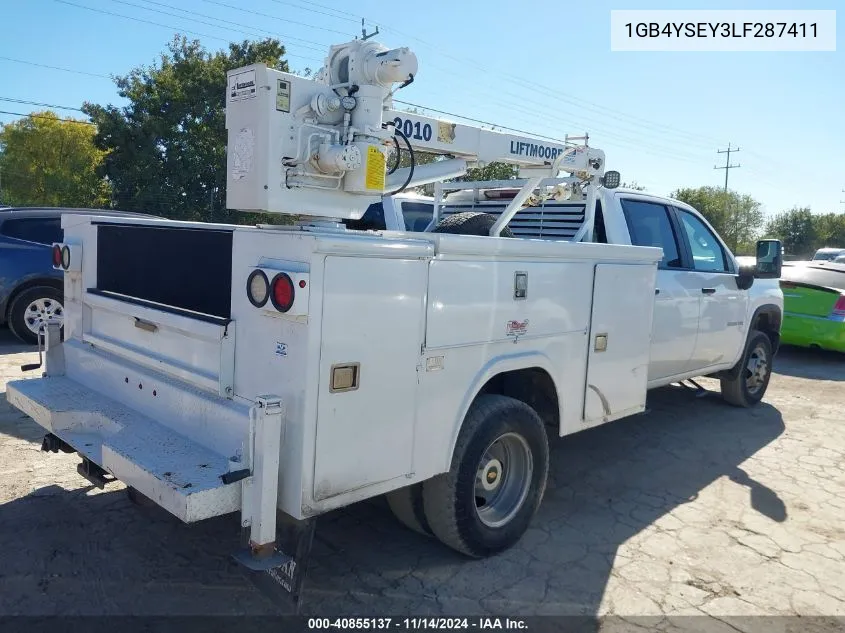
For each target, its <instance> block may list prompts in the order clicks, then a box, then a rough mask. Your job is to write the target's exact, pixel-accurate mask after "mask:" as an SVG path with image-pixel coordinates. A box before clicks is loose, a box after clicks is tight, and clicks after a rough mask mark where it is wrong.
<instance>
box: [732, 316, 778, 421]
mask: <svg viewBox="0 0 845 633" xmlns="http://www.w3.org/2000/svg"><path fill="white" fill-rule="evenodd" d="M771 377H772V342H771V341H770V340H769V337H768V336H766V335H765V334H764V333H763V332H760V331H759V330H753V331H752V332H751V335H750V336H749V337H748V342H747V344H746V346H745V351H744V352H743V353H742V358H740V359H739V363H737V365H736V367H734V368H733V369H732V370H730V371H729V372H728V374H727V375H726V376H724V377H722V379H721V381H720V382H721V388H722V398H724V400H725V402H727V403H729V404H732V405H733V406H735V407H753V406H754V405H756V404H757V403H759V402H760V401H761V400H762V399H763V396H764V395H765V394H766V389H768V387H769V379H770V378H771Z"/></svg>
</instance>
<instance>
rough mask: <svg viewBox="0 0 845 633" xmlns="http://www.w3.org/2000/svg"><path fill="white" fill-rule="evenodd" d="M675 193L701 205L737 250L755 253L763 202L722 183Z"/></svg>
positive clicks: (674, 193)
mask: <svg viewBox="0 0 845 633" xmlns="http://www.w3.org/2000/svg"><path fill="white" fill-rule="evenodd" d="M672 197H673V198H675V199H677V200H680V201H681V202H686V203H687V204H688V205H690V206H692V207H694V208H695V209H697V210H698V211H699V212H700V213H701V214H702V215H703V216H704V217H705V218H707V221H708V222H710V224H711V225H713V228H715V229H716V231H718V233H719V235H721V236H722V239H724V240H725V241H726V242H727V243H728V244H729V245H730V246H731V247H732V248H733V250H734V252H736V253H748V252H752V253H753V247H754V243H755V241H756V240H757V237H758V235H759V234H760V230H761V229H762V228H763V223H764V217H763V211H762V209H761V208H760V203H759V202H757V201H756V200H754V198H752V197H751V196H749V195H745V194H739V193H737V192H735V191H728V192H727V193H725V192H724V190H722V189H719V188H718V187H699V188H697V189H689V188H687V189H678V190H677V191H675V192H673V193H672Z"/></svg>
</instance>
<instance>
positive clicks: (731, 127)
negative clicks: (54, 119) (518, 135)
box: [0, 0, 845, 216]
mask: <svg viewBox="0 0 845 633" xmlns="http://www.w3.org/2000/svg"><path fill="white" fill-rule="evenodd" d="M837 4H840V2H839V1H838V0H817V1H816V2H814V3H813V4H812V6H809V7H808V6H806V5H804V4H803V3H798V2H796V1H795V0H793V2H786V1H783V0H768V1H766V2H762V1H742V0H734V1H732V2H726V1H725V0H723V1H722V2H708V0H699V2H698V3H697V4H692V3H691V2H689V0H687V1H684V2H680V1H674V2H673V1H668V0H663V1H660V0H652V1H651V2H648V3H645V2H643V0H637V1H631V0H616V1H615V2H612V3H611V2H606V1H605V0H591V1H590V2H571V1H570V0H520V1H519V2H518V3H514V2H503V1H501V0H500V1H499V2H498V3H497V2H496V1H495V0H493V1H489V0H488V1H484V2H482V1H480V0H463V1H455V0H451V1H447V0H425V1H424V2H423V1H415V2H410V1H407V0H392V1H391V2H385V0H358V1H357V2H354V3H353V2H349V1H346V2H340V1H338V0H285V1H282V0H0V22H2V23H3V24H5V25H7V27H6V28H4V30H3V31H4V32H3V37H2V38H0V110H3V111H9V112H18V113H28V112H31V111H33V110H37V109H39V108H37V107H35V106H31V105H27V104H21V103H16V102H15V101H10V100H23V101H35V102H41V103H48V104H55V105H61V106H70V107H79V106H80V105H81V104H82V103H83V102H84V101H90V102H95V103H100V104H107V103H112V104H116V105H121V104H122V103H123V101H122V100H121V99H120V98H119V97H118V95H117V92H116V89H115V86H114V83H113V81H112V80H111V79H110V78H109V76H110V75H122V74H125V73H127V72H128V71H129V70H131V69H132V68H133V67H136V66H138V65H141V64H150V63H153V62H155V60H156V58H157V57H158V55H159V54H160V53H161V52H162V51H163V50H164V49H165V47H166V45H167V43H168V41H169V40H170V39H171V37H172V36H173V35H174V33H177V32H178V33H183V34H185V35H187V36H188V37H190V38H195V39H199V40H200V41H201V42H202V43H203V45H204V46H205V47H206V48H208V49H210V50H217V49H221V48H225V47H226V44H227V42H229V41H232V40H243V39H259V38H262V37H266V36H274V37H277V38H279V39H280V40H281V41H282V42H283V43H284V44H285V46H286V48H287V51H288V55H287V59H288V63H289V64H290V67H291V68H292V69H293V70H294V71H301V70H303V69H305V68H312V69H317V68H319V67H320V66H321V62H322V60H323V59H324V57H325V55H326V52H327V51H328V47H329V46H330V45H332V44H339V43H342V42H345V41H348V40H350V39H352V37H354V36H356V35H358V36H360V34H361V18H365V19H366V21H367V22H366V23H367V28H368V30H372V29H374V28H375V26H376V25H377V26H378V28H379V34H378V35H377V36H376V38H375V39H376V40H378V41H380V42H382V43H384V44H385V45H387V46H390V47H395V46H408V47H410V48H412V49H413V50H414V51H415V53H416V54H417V57H418V59H419V72H418V74H417V77H416V81H415V82H414V83H413V84H412V85H411V86H409V87H408V88H406V89H405V90H403V91H402V92H401V93H400V94H398V95H397V98H401V99H402V100H404V101H407V102H409V103H414V104H418V105H420V106H423V107H427V108H431V109H437V110H441V111H445V112H449V113H451V114H453V115H462V116H465V117H472V118H474V119H479V120H483V121H490V122H492V123H496V124H498V125H500V126H507V127H512V128H517V129H520V130H526V131H531V132H533V133H536V134H538V135H543V136H550V137H553V138H558V139H562V138H563V137H564V136H565V135H566V134H570V135H581V134H583V133H584V132H588V133H589V135H590V145H592V146H595V147H598V148H601V149H603V150H604V151H605V152H606V155H607V162H608V168H609V169H615V170H617V171H620V172H621V173H622V179H623V181H626V182H632V181H636V182H637V183H638V184H640V185H642V186H644V187H646V189H647V190H648V191H649V192H652V193H655V194H659V195H668V194H670V193H671V192H672V191H674V190H676V189H678V188H681V187H699V186H704V185H713V186H720V187H721V186H724V177H725V170H724V169H714V167H715V166H717V165H718V166H724V165H725V159H726V155H725V154H724V153H722V154H719V153H717V150H720V149H721V150H724V149H726V148H727V147H728V144H730V146H731V147H732V148H733V147H739V148H740V151H739V152H738V153H736V154H734V153H731V163H733V164H738V165H740V166H739V167H738V168H736V169H731V170H730V172H729V183H728V184H729V187H730V189H733V190H736V191H738V192H739V193H742V194H749V195H751V196H752V197H753V198H755V199H756V200H758V201H760V202H761V204H762V206H763V211H764V213H766V214H767V215H769V216H770V215H773V214H775V213H778V212H780V211H782V210H786V209H789V208H791V207H793V206H809V207H810V208H811V209H812V211H813V212H815V213H826V212H833V211H835V212H843V211H845V204H842V203H841V202H840V201H841V200H845V193H844V192H843V189H845V117H843V114H845V107H843V106H845V52H843V51H845V45H844V44H845V42H843V37H842V35H841V34H840V33H837V38H836V39H837V52H795V53H776V52H775V53H772V52H742V53H734V52H705V53H701V52H612V51H611V47H610V12H611V10H612V9H689V8H698V9H727V8H730V9H799V8H800V9H807V8H812V9H836V8H837ZM497 5H498V6H500V7H501V8H500V9H497V8H496V7H497ZM86 7H87V8H86ZM15 25H17V27H15ZM36 27H37V31H36V30H35V29H36ZM12 60H15V61H12ZM23 62H26V63H23ZM45 66H54V67H58V68H60V69H61V70H59V69H55V68H47V67H45ZM56 111H57V112H60V113H62V114H63V115H65V116H74V115H75V116H83V115H82V114H81V113H79V112H74V111H72V110H56ZM430 113H431V112H430ZM431 114H433V113H431ZM435 116H438V117H439V118H451V119H452V120H457V121H459V120H460V119H458V118H457V117H456V116H452V117H446V116H443V115H440V114H436V115H435ZM16 118H18V117H16V116H14V115H9V114H0V122H9V121H11V120H14V119H16Z"/></svg>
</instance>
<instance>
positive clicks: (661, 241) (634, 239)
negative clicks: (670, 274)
mask: <svg viewBox="0 0 845 633" xmlns="http://www.w3.org/2000/svg"><path fill="white" fill-rule="evenodd" d="M622 212H623V213H624V214H625V222H626V224H627V225H628V233H629V234H630V235H631V244H633V245H634V246H657V247H659V248H662V249H663V259H662V260H661V261H660V263H659V264H658V266H659V267H660V268H682V267H683V264H682V262H681V255H680V249H679V248H678V238H677V236H676V235H675V231H674V229H673V228H672V222H671V220H670V219H669V210H668V209H667V208H666V207H665V206H663V205H662V204H656V203H654V202H642V201H640V200H625V199H623V200H622Z"/></svg>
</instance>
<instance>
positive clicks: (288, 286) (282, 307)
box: [270, 273, 296, 312]
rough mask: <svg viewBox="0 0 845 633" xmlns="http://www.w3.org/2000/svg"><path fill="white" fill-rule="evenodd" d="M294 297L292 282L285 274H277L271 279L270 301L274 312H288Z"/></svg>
mask: <svg viewBox="0 0 845 633" xmlns="http://www.w3.org/2000/svg"><path fill="white" fill-rule="evenodd" d="M295 296H296V291H295V290H294V287H293V280H292V279H291V278H290V277H289V276H288V275H287V274H286V273H279V274H278V275H276V276H275V277H273V282H272V283H271V284H270V299H271V300H272V301H273V307H275V308H276V310H278V311H279V312H287V311H288V310H290V309H291V307H293V300H294V297H295Z"/></svg>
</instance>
